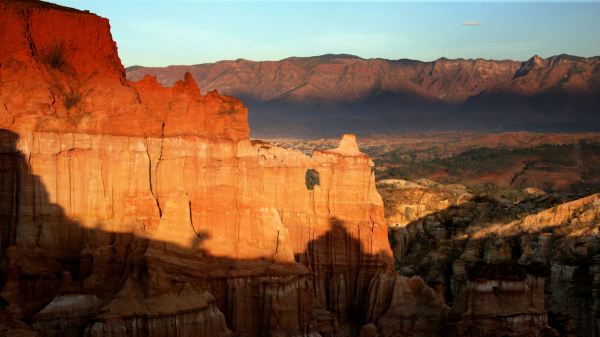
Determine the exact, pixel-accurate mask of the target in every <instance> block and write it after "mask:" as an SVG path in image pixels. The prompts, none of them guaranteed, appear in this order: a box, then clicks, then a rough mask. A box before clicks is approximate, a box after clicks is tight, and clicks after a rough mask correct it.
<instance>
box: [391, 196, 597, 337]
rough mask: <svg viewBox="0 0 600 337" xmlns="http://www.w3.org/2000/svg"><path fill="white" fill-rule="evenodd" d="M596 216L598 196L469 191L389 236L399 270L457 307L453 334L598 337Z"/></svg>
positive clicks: (451, 325)
mask: <svg viewBox="0 0 600 337" xmlns="http://www.w3.org/2000/svg"><path fill="white" fill-rule="evenodd" d="M445 188H446V189H447V187H445ZM445 188H441V189H440V191H439V192H438V193H439V194H440V195H444V193H446V191H445ZM402 193H404V192H402ZM431 193H435V190H434V191H432V192H431ZM384 196H385V194H384ZM407 201H410V199H407ZM396 202H397V203H398V204H402V201H401V200H400V199H397V200H396ZM599 214H600V202H599V196H598V195H592V196H589V197H586V198H582V199H578V200H574V201H570V202H567V203H562V204H559V201H558V200H555V199H553V198H552V197H551V196H548V195H532V196H531V197H530V198H528V199H525V200H522V201H521V202H519V203H516V204H514V203H512V202H511V203H507V202H500V201H497V200H494V199H489V198H480V197H472V198H470V199H468V200H466V201H464V202H462V203H460V204H457V205H455V206H451V207H448V208H446V209H444V210H442V211H437V212H434V213H432V214H430V215H427V216H424V217H422V218H420V219H417V220H414V221H412V222H411V223H409V224H407V225H406V226H404V227H398V228H391V229H390V236H393V237H395V238H396V239H395V240H392V241H391V242H392V248H393V250H394V254H398V253H400V254H402V257H401V258H398V257H396V259H395V260H396V268H397V269H398V270H399V271H400V273H401V274H404V275H406V276H412V275H419V276H421V277H423V279H424V280H425V282H426V283H427V284H428V285H430V286H432V287H434V288H435V289H436V290H437V291H438V293H439V294H440V296H444V298H445V299H446V301H447V303H449V304H450V305H451V311H450V313H449V314H448V318H447V321H446V324H447V326H448V328H447V329H448V330H447V332H448V333H449V334H451V335H453V336H465V335H467V336H532V335H537V336H541V335H561V336H596V335H598V332H599V330H598V329H599V328H598V317H599V316H598V310H597V304H598V298H599V295H600V292H599V286H598V282H597V280H598V275H597V274H598V270H599V269H598V262H597V260H598V254H600V250H599V247H600V242H599V241H598V226H597V224H598V219H599V218H598V216H599ZM398 246H401V247H400V248H399V247H398Z"/></svg>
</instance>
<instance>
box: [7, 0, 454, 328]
mask: <svg viewBox="0 0 600 337" xmlns="http://www.w3.org/2000/svg"><path fill="white" fill-rule="evenodd" d="M0 28H1V29H2V31H3V32H6V33H4V34H2V35H1V36H0V65H1V66H0V140H1V142H0V164H1V167H0V193H1V196H2V198H1V199H0V221H1V222H0V225H1V226H0V233H1V240H0V253H1V261H2V263H1V264H0V270H1V271H2V274H1V275H2V278H1V279H0V288H1V291H0V296H1V303H2V308H1V309H0V323H2V324H1V325H2V326H1V327H0V329H1V330H0V331H2V332H6V333H7V334H9V333H23V334H31V335H32V336H33V335H35V334H36V331H35V329H37V331H39V332H40V333H41V334H43V335H47V336H86V337H104V336H105V337H108V336H111V337H118V336H175V335H176V336H233V335H235V336H319V335H321V336H354V335H358V334H359V333H360V331H361V328H362V326H363V325H369V324H371V325H370V326H372V325H374V326H376V327H377V329H380V330H381V331H379V332H378V334H381V335H382V336H391V335H393V334H394V330H393V326H394V325H393V324H392V325H390V324H388V323H386V322H385V320H389V321H394V320H395V317H398V319H399V320H400V321H401V323H398V324H400V325H401V327H402V329H404V330H403V331H408V332H411V331H415V332H416V333H417V334H420V333H421V332H423V333H425V332H426V331H429V330H428V329H426V328H424V326H423V325H424V324H423V321H422V320H420V321H418V322H415V321H414V317H415V315H416V312H417V311H418V310H417V309H415V308H411V307H407V308H404V309H399V308H397V306H398V305H400V304H399V303H400V302H403V301H402V299H403V298H408V299H409V300H410V302H408V303H411V305H415V306H417V307H420V306H423V305H424V303H426V302H428V300H429V299H430V298H431V289H428V288H427V287H425V285H424V284H423V283H422V282H419V281H418V280H407V279H406V278H404V277H401V276H399V275H397V274H394V273H393V272H392V271H391V255H392V254H391V250H390V247H389V244H388V240H387V226H386V225H385V223H384V218H383V204H382V199H381V197H380V196H379V194H378V193H377V190H376V188H375V180H374V175H373V173H372V167H373V163H372V161H371V160H370V159H369V158H368V156H366V155H364V154H363V153H361V152H360V150H359V149H358V146H357V144H356V139H355V137H354V136H351V135H347V136H345V137H344V138H343V140H342V143H341V145H340V147H339V148H337V149H332V150H321V151H315V152H314V153H313V155H312V156H310V157H309V156H306V155H304V154H303V153H301V152H299V151H293V150H286V149H282V148H279V147H275V146H272V145H270V144H267V143H264V142H260V141H254V142H251V141H250V140H249V138H248V134H249V129H248V125H247V121H246V119H247V109H246V108H245V107H244V106H243V105H242V103H241V102H240V101H239V100H237V99H235V98H233V97H228V96H221V95H219V94H218V93H216V92H210V93H208V94H206V95H202V94H201V92H200V90H199V89H198V87H197V86H196V83H195V82H194V80H193V79H192V77H191V76H190V75H185V76H184V79H183V80H180V81H178V82H176V83H175V84H174V85H173V87H171V88H164V87H162V86H161V85H159V84H158V82H157V81H156V79H155V78H151V77H146V78H144V79H142V80H140V81H138V82H130V81H127V80H126V79H125V75H124V71H123V67H122V65H121V64H120V61H119V59H118V56H117V53H116V47H115V43H114V42H113V41H112V39H111V37H110V32H109V25H108V21H107V20H105V19H102V18H99V17H97V16H95V15H93V14H90V13H87V12H79V11H76V10H72V9H67V8H63V7H60V6H56V5H51V4H47V3H43V2H37V1H10V2H6V1H2V2H0ZM90 46H94V49H90ZM308 172H313V173H312V174H313V175H314V176H315V177H316V178H315V179H313V180H314V184H311V186H310V188H309V186H308V185H307V183H306V177H307V174H308ZM379 283H385V287H384V288H385V291H384V290H380V289H383V288H382V287H380V286H377V284H379ZM389 294H393V297H394V298H397V300H396V301H394V302H392V303H388V302H382V301H381V300H380V298H381V297H382V296H383V297H386V296H388V295H389ZM389 296H391V295H389ZM401 305H402V306H404V305H405V303H402V304H401ZM430 305H431V304H430ZM375 306H376V309H375ZM433 306H434V307H435V308H437V310H432V311H431V313H432V314H431V315H432V317H436V319H438V318H437V317H438V316H441V315H445V313H446V312H447V308H446V307H445V305H444V304H443V302H442V301H439V300H437V301H434V304H433ZM373 312H376V313H377V314H373ZM384 318H385V319H384ZM23 321H24V322H28V323H31V326H27V325H25V324H24V323H22V322H23ZM390 326H391V327H390ZM367 330H368V329H367ZM371 332H373V331H372V330H371Z"/></svg>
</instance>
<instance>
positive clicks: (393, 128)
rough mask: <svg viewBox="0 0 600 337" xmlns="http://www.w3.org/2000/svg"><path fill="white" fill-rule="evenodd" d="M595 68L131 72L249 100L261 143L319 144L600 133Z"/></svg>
mask: <svg viewBox="0 0 600 337" xmlns="http://www.w3.org/2000/svg"><path fill="white" fill-rule="evenodd" d="M598 69H600V59H599V58H597V57H593V58H580V57H574V56H569V55H557V56H553V57H549V58H547V59H542V58H540V57H537V56H535V57H532V58H531V59H530V60H528V61H525V62H519V61H509V60H505V61H496V60H483V59H476V60H471V59H469V60H463V59H456V60H451V59H445V58H441V59H439V60H435V61H432V62H420V61H414V60H403V59H401V60H385V59H362V58H359V57H356V56H352V55H323V56H316V57H292V58H288V59H284V60H280V61H263V62H254V61H248V60H236V61H220V62H216V63H209V64H199V65H192V66H169V67H163V68H152V67H131V68H129V69H127V76H128V78H129V79H132V80H138V79H141V78H143V77H144V76H145V75H153V76H156V77H157V78H158V79H159V81H160V82H161V83H163V84H165V85H172V84H173V83H174V82H175V81H176V80H179V79H180V78H181V77H182V76H183V74H184V73H185V72H190V73H191V74H192V76H194V78H196V79H197V80H198V81H199V83H200V84H201V86H202V87H206V88H211V89H218V90H223V91H224V92H225V93H227V94H232V95H236V96H239V97H244V98H245V100H246V101H247V102H248V103H249V106H250V107H251V110H252V111H254V112H255V113H254V114H253V115H252V116H251V118H250V124H251V126H252V127H253V134H254V135H255V136H260V137H264V136H274V137H289V136H290V135H294V136H297V137H300V138H307V137H315V138H319V137H323V136H333V135H334V134H335V136H337V134H339V133H340V132H355V133H375V134H390V133H397V132H400V131H403V132H415V131H429V130H481V131H495V132H497V131H501V130H502V131H510V130H529V131H540V130H543V131H567V130H598V129H599V122H600V120H598V118H597V116H596V114H595V112H596V111H597V109H598V107H600V101H599V100H598V92H599V91H598V87H599V86H598V83H600V81H598V78H600V77H599V76H598V74H599V73H600V71H599V70H598ZM566 113H568V114H569V121H568V122H566V121H565V120H564V115H565V114H566ZM290 117H291V118H290ZM291 120H293V122H291Z"/></svg>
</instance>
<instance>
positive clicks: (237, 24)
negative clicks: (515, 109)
mask: <svg viewBox="0 0 600 337" xmlns="http://www.w3.org/2000/svg"><path fill="white" fill-rule="evenodd" d="M47 1H51V2H55V3H58V4H61V5H64V6H69V7H74V8H78V9H87V10H90V11H91V12H93V13H96V14H98V15H100V16H103V17H106V18H108V19H109V20H110V22H111V27H112V34H113V38H114V39H115V41H116V42H117V46H118V48H119V55H120V57H121V60H122V62H123V64H124V65H125V66H132V65H143V66H166V65H174V64H186V65H187V64H199V63H208V62H216V61H219V60H234V59H239V58H244V59H249V60H280V59H283V58H286V57H291V56H314V55H322V54H329V53H334V54H342V53H343V54H353V55H357V56H360V57H363V58H386V59H401V58H409V59H416V60H422V61H431V60H435V59H438V58H440V57H447V58H487V59H513V60H526V59H529V58H530V57H531V56H533V55H536V54H537V55H540V56H541V57H548V56H552V55H557V54H563V53H565V54H571V55H577V56H585V57H589V56H597V55H600V1H591V0H590V1H586V2H573V1H565V2H561V1H551V2H543V1H530V2H521V1H504V2H501V1H492V0H487V1H479V2H453V1H443V0H442V1H439V0H438V1H428V2H417V1H328V2H324V1H304V2H301V1H249V0H246V1H201V0H197V1H193V0H186V1H177V0H175V1H166V0H165V1H160V0H150V1H148V0H129V1H127V0H120V1H118V0H54V1H53V0H47Z"/></svg>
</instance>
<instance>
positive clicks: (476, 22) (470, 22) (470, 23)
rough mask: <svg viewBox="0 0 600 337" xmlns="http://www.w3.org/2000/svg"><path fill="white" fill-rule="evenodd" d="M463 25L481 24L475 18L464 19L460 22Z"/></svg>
mask: <svg viewBox="0 0 600 337" xmlns="http://www.w3.org/2000/svg"><path fill="white" fill-rule="evenodd" d="M462 25H463V26H481V22H480V21H476V20H468V21H464V22H463V23H462Z"/></svg>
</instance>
